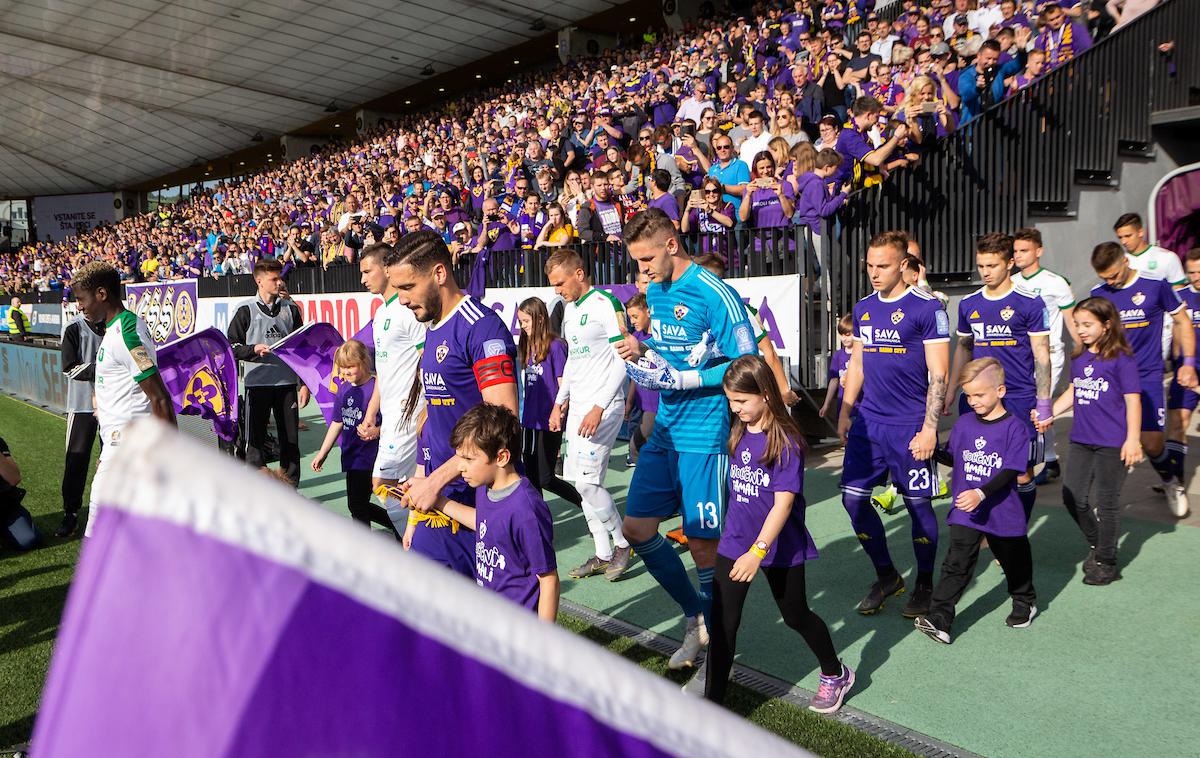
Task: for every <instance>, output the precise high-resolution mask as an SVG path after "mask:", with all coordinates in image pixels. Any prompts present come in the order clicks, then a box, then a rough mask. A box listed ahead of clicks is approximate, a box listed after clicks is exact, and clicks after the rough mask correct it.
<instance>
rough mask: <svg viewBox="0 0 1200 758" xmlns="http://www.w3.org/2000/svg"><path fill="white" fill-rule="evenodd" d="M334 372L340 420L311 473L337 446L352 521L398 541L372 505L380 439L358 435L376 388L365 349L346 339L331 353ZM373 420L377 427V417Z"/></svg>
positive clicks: (382, 513)
mask: <svg viewBox="0 0 1200 758" xmlns="http://www.w3.org/2000/svg"><path fill="white" fill-rule="evenodd" d="M333 370H334V373H335V375H336V376H339V377H341V379H342V381H341V383H340V384H339V385H338V392H337V398H336V400H335V404H336V406H337V410H336V411H335V412H336V413H337V417H338V418H340V419H341V421H335V422H334V423H332V424H330V425H329V431H328V432H326V433H325V441H324V442H322V443H321V449H320V451H319V452H318V453H317V457H316V458H313V462H312V470H313V471H315V472H320V471H321V468H322V467H323V466H324V465H325V459H326V458H327V457H329V451H330V450H332V449H333V446H334V444H337V446H338V447H339V448H341V453H342V471H343V472H345V474H346V505H347V507H348V508H349V509H350V516H351V518H353V519H354V520H355V521H358V522H360V523H362V524H365V525H367V526H370V525H371V524H372V523H375V524H379V525H380V526H382V527H384V528H386V529H389V530H391V532H392V533H393V534H395V535H396V539H400V534H399V532H397V531H396V525H395V524H394V523H392V519H391V518H390V517H389V515H388V512H387V511H386V510H385V509H384V508H383V507H382V506H380V505H377V504H375V503H372V502H371V473H372V471H373V470H374V468H375V457H376V455H377V454H378V453H379V440H378V439H373V440H364V439H362V438H361V437H359V436H358V425H359V424H361V423H362V422H363V421H364V420H366V419H365V414H366V412H367V404H368V403H369V402H370V400H371V392H372V391H373V390H374V389H375V378H374V376H372V373H373V371H372V366H371V355H370V353H368V352H367V346H366V345H364V344H363V343H361V342H359V341H358V340H353V339H352V340H346V342H345V343H343V344H342V346H341V347H339V348H338V349H337V351H336V352H335V353H334V354H333ZM373 420H374V422H375V424H376V425H377V426H378V425H379V423H380V420H379V414H376V417H375V419H373Z"/></svg>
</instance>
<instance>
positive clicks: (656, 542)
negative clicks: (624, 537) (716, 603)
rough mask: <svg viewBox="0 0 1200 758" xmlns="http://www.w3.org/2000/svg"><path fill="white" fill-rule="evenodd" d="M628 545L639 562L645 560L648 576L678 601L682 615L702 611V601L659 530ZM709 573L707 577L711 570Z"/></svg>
mask: <svg viewBox="0 0 1200 758" xmlns="http://www.w3.org/2000/svg"><path fill="white" fill-rule="evenodd" d="M632 547H633V549H634V551H635V552H637V554H638V555H639V556H641V559H642V563H644V564H646V570H647V571H649V572H650V576H652V577H654V579H655V581H657V582H658V583H659V584H660V585H662V588H663V589H664V590H666V591H667V594H668V595H670V596H671V599H672V600H674V601H675V602H676V603H678V604H679V608H680V610H682V611H683V615H684V616H688V617H691V616H695V615H696V614H698V613H702V612H703V611H704V602H703V601H702V600H701V598H700V593H698V592H696V588H695V587H693V586H692V580H691V579H690V578H688V575H687V569H685V568H684V567H683V561H681V560H680V559H679V555H678V554H676V552H675V549H674V548H673V547H671V545H670V544H668V543H667V541H666V540H664V539H663V537H662V535H661V534H655V535H654V536H653V537H651V538H650V539H649V540H647V541H645V542H638V543H633V544H632ZM710 571H711V569H710ZM709 576H710V578H711V576H712V574H711V573H710V574H709ZM710 589H711V585H710Z"/></svg>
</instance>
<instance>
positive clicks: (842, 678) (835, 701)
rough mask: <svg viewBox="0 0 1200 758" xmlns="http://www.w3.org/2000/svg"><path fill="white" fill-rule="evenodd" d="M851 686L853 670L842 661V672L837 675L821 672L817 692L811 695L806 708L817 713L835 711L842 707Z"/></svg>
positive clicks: (852, 684) (852, 683)
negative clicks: (826, 674) (810, 700)
mask: <svg viewBox="0 0 1200 758" xmlns="http://www.w3.org/2000/svg"><path fill="white" fill-rule="evenodd" d="M853 686H854V671H853V670H852V669H851V668H850V667H849V666H847V665H846V664H844V663H843V664H842V673H841V674H840V675H838V676H825V675H824V674H821V684H820V686H818V687H817V694H816V695H814V696H813V699H812V702H810V703H809V704H808V710H810V711H816V712H817V713H833V712H835V711H837V710H838V709H839V708H841V707H842V701H843V700H845V699H846V693H847V692H849V691H850V688H851V687H853Z"/></svg>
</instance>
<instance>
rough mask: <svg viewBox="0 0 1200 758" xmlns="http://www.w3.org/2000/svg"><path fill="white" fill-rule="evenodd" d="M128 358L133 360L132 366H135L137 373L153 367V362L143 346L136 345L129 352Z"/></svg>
mask: <svg viewBox="0 0 1200 758" xmlns="http://www.w3.org/2000/svg"><path fill="white" fill-rule="evenodd" d="M129 357H131V358H133V365H135V366H137V370H138V371H139V372H142V371H146V370H147V369H151V368H153V367H154V361H153V360H151V359H150V352H149V351H148V350H146V346H145V345H138V346H137V347H135V348H134V349H132V350H130V351H129Z"/></svg>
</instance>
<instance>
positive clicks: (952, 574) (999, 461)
mask: <svg viewBox="0 0 1200 758" xmlns="http://www.w3.org/2000/svg"><path fill="white" fill-rule="evenodd" d="M962 377H963V393H964V394H965V395H966V396H967V402H968V403H970V405H971V409H972V410H973V411H974V413H965V414H963V415H962V416H960V417H959V419H958V421H957V422H956V423H955V424H954V428H953V429H952V430H951V431H950V442H949V445H948V446H947V452H948V455H947V456H944V457H943V456H939V457H942V460H941V462H942V463H946V464H948V465H950V466H952V467H953V468H954V474H953V477H952V479H951V492H952V495H953V497H954V508H952V509H951V510H950V515H948V516H947V517H946V523H947V525H949V527H950V549H949V550H948V551H947V553H946V559H945V561H943V562H942V576H941V578H940V579H939V580H938V584H937V587H936V588H935V589H934V591H933V600H932V601H931V602H930V604H929V612H928V613H925V614H924V615H921V616H918V617H917V620H916V622H915V626H916V628H917V629H918V630H920V631H921V632H923V633H925V634H926V635H928V636H929V637H930V638H931V639H934V640H937V641H938V642H942V643H945V644H947V645H948V644H950V626H951V624H953V623H954V606H955V605H956V604H957V603H958V601H959V600H960V599H961V598H962V595H963V592H965V591H966V589H967V585H969V584H970V583H971V581H972V580H973V579H974V578H975V563H976V562H977V561H978V560H979V548H980V545H981V543H982V542H983V540H984V538H985V537H986V538H987V541H988V546H989V548H990V549H991V551H992V554H993V555H995V556H996V559H997V560H999V561H1000V568H1002V569H1003V570H1004V576H1005V578H1006V579H1007V580H1008V594H1009V595H1010V596H1012V601H1013V605H1012V612H1011V613H1010V614H1009V615H1008V618H1007V619H1005V621H1004V623H1006V624H1008V625H1009V626H1010V627H1012V628H1014V629H1024V628H1025V627H1027V626H1029V624H1030V623H1031V622H1032V621H1033V617H1034V616H1036V615H1037V606H1035V605H1034V601H1035V600H1036V598H1037V595H1036V594H1035V592H1034V589H1033V554H1032V552H1031V551H1030V549H1029V536H1028V533H1027V531H1026V526H1025V511H1024V509H1023V508H1022V507H1021V499H1020V498H1019V497H1018V496H1017V475H1018V474H1020V473H1022V472H1023V471H1024V470H1025V461H1026V457H1027V452H1028V450H1029V432H1028V427H1027V426H1026V424H1025V422H1024V421H1023V420H1022V419H1018V418H1017V417H1015V416H1013V415H1011V414H1010V413H1009V412H1008V411H1007V410H1006V409H1005V407H1004V404H1003V402H1001V401H1002V400H1003V399H1004V395H1005V386H1004V367H1003V366H1001V365H1000V361H999V360H997V359H995V358H980V359H978V360H974V361H971V362H970V363H968V364H967V365H966V366H964V367H963V371H962Z"/></svg>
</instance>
